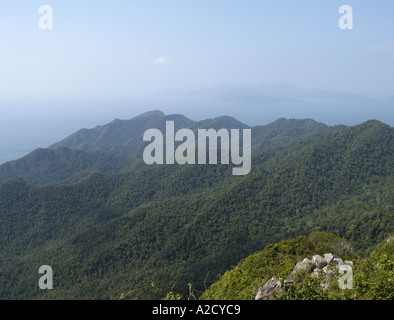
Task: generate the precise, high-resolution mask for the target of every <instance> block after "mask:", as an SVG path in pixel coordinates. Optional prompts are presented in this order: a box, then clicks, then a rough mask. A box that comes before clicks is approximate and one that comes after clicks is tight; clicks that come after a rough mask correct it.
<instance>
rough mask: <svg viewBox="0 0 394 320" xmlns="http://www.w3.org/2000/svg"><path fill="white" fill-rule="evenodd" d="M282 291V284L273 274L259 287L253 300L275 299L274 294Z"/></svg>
mask: <svg viewBox="0 0 394 320" xmlns="http://www.w3.org/2000/svg"><path fill="white" fill-rule="evenodd" d="M282 291H283V289H282V284H281V283H280V281H279V280H278V279H277V278H276V277H275V276H274V277H272V278H271V279H270V280H268V281H267V283H266V284H265V285H264V286H262V287H261V288H259V290H258V291H257V294H256V296H255V300H275V299H276V296H277V295H279V294H280V293H281V292H282Z"/></svg>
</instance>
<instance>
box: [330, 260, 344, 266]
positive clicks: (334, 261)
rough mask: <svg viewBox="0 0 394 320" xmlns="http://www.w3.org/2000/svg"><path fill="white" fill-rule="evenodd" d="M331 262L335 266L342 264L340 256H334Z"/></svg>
mask: <svg viewBox="0 0 394 320" xmlns="http://www.w3.org/2000/svg"><path fill="white" fill-rule="evenodd" d="M332 262H333V263H334V264H335V265H336V266H337V267H339V266H341V265H343V261H342V259H341V258H334V259H332Z"/></svg>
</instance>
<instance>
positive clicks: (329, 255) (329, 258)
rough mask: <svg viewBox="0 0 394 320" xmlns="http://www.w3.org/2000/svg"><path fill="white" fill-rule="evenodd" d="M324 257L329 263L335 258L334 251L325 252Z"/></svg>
mask: <svg viewBox="0 0 394 320" xmlns="http://www.w3.org/2000/svg"><path fill="white" fill-rule="evenodd" d="M324 259H326V261H327V263H330V262H331V261H332V259H334V255H333V254H332V253H325V254H324Z"/></svg>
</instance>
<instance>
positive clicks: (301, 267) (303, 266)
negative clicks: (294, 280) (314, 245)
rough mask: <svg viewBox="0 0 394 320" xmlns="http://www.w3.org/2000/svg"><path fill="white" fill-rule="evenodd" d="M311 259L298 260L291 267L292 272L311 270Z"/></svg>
mask: <svg viewBox="0 0 394 320" xmlns="http://www.w3.org/2000/svg"><path fill="white" fill-rule="evenodd" d="M311 263H312V262H311V260H308V259H304V260H303V261H301V262H298V263H297V264H296V266H295V267H294V269H293V272H295V273H299V272H311V270H312V268H311Z"/></svg>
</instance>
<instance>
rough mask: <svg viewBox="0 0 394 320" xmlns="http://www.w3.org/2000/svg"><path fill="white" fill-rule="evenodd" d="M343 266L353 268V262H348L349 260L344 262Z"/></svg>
mask: <svg viewBox="0 0 394 320" xmlns="http://www.w3.org/2000/svg"><path fill="white" fill-rule="evenodd" d="M344 264H346V265H348V266H351V267H352V268H353V266H354V265H353V261H349V260H345V263H344Z"/></svg>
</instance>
